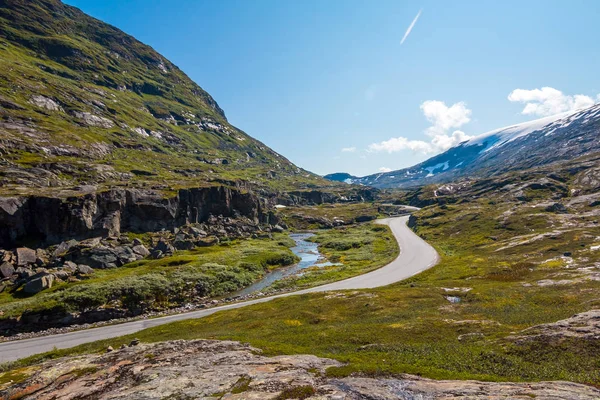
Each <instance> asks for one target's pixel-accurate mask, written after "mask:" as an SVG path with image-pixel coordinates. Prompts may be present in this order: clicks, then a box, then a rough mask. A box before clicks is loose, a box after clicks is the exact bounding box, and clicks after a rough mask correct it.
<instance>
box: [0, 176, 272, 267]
mask: <svg viewBox="0 0 600 400" xmlns="http://www.w3.org/2000/svg"><path fill="white" fill-rule="evenodd" d="M265 208H266V207H265V206H264V204H263V201H262V200H261V198H259V197H258V196H257V195H255V194H254V193H252V192H246V191H242V190H237V189H233V188H229V187H225V186H212V187H203V188H195V189H182V190H180V191H179V192H178V193H177V195H176V196H174V197H169V198H165V197H164V196H163V195H162V194H161V193H158V192H154V191H152V190H137V189H129V190H121V189H115V190H110V191H107V192H96V191H92V192H86V193H82V194H81V195H80V196H73V197H68V198H55V197H42V196H29V197H0V248H10V247H12V246H13V245H14V244H15V243H17V242H18V241H19V240H22V239H24V238H32V237H33V238H39V239H41V242H42V243H43V244H45V245H52V244H58V243H61V242H62V241H65V240H70V239H78V240H80V239H86V238H91V237H98V236H102V237H107V236H118V235H119V234H120V232H124V231H128V232H157V231H160V230H163V229H166V230H171V229H173V228H174V227H179V226H182V225H185V224H188V223H200V222H206V221H208V219H209V217H210V216H211V215H222V216H224V217H238V216H243V217H246V218H249V219H251V220H253V221H256V222H258V221H259V220H260V221H261V222H268V219H269V217H268V215H267V213H266V212H265ZM60 250H61V251H64V250H65V249H64V248H61V249H60ZM57 251H58V250H57ZM33 257H34V258H33V261H31V262H32V263H35V261H36V259H35V252H34V253H33ZM27 262H30V261H29V259H28V261H27ZM19 265H22V264H21V261H19ZM89 265H91V266H92V267H93V266H94V265H92V264H89Z"/></svg>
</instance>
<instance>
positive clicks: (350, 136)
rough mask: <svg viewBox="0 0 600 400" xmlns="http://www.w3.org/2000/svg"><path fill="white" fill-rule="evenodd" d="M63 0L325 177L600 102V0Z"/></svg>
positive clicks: (360, 171)
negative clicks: (169, 65) (176, 70)
mask: <svg viewBox="0 0 600 400" xmlns="http://www.w3.org/2000/svg"><path fill="white" fill-rule="evenodd" d="M66 3H68V4H71V5H74V6H76V7H79V8H81V9H82V10H83V11H85V12H87V13H88V14H91V15H92V16H94V17H96V18H99V19H101V20H103V21H106V22H108V23H110V24H113V25H115V26H117V27H118V28H120V29H122V30H124V31H125V32H127V33H129V34H131V35H133V36H135V37H136V38H137V39H139V40H141V41H142V42H144V43H146V44H149V45H151V46H152V47H154V48H155V49H156V50H157V51H158V52H160V53H161V54H163V55H164V56H165V57H167V58H168V59H170V60H171V61H172V62H173V63H175V64H176V65H178V66H179V67H180V68H181V69H182V70H183V71H185V72H186V73H187V74H188V75H189V76H190V77H191V78H192V79H193V80H194V81H196V82H197V83H198V84H199V85H200V86H202V87H203V88H204V89H205V90H207V91H208V92H209V93H210V94H211V95H212V96H213V97H214V98H215V99H216V100H217V102H218V103H219V105H220V106H221V107H222V108H223V109H224V110H225V113H226V114H227V117H228V119H229V121H230V122H231V123H233V124H234V125H236V126H237V127H238V128H240V129H243V130H244V131H246V132H247V133H248V134H250V135H252V136H254V137H256V138H257V139H259V140H261V141H263V142H264V143H265V144H267V145H269V146H270V147H271V148H273V149H274V150H276V151H278V152H279V153H281V154H283V155H284V156H286V157H287V158H289V159H290V160H291V161H293V162H294V163H296V164H297V165H299V166H301V167H303V168H306V169H308V170H311V171H313V172H316V173H319V174H326V173H330V172H338V171H344V172H350V173H352V174H355V175H359V176H362V175H367V174H371V173H375V172H378V171H379V170H380V169H381V168H390V169H399V168H402V167H407V166H411V165H414V164H416V163H417V162H420V161H422V160H424V159H426V158H428V157H430V156H432V155H433V154H435V153H436V152H439V151H441V150H443V149H444V148H447V147H448V146H449V145H452V144H453V143H456V142H457V141H460V140H462V139H465V138H468V137H469V136H473V135H477V134H481V133H483V132H486V131H488V130H491V129H495V128H499V127H502V126H505V125H510V124H514V123H518V122H522V121H527V120H531V119H535V118H538V117H541V116H545V115H549V114H551V113H556V112H561V111H568V110H570V109H575V108H578V107H582V106H585V105H588V104H590V102H592V103H593V102H595V101H598V100H599V99H600V98H598V97H597V96H598V94H599V93H600V82H599V80H598V71H600V51H599V50H600V49H599V46H600V45H599V44H598V37H600V24H598V20H600V1H595V0H588V1H583V0H571V1H568V2H567V1H551V0H543V1H534V0H528V1H522V0H520V1H512V0H511V1H502V2H492V1H468V0H462V1H453V2H450V1H427V0H422V1H410V2H408V1H404V2H401V1H396V0H376V1H367V0H253V1H249V0H220V1H198V0H178V1H168V0H127V1H122V0H102V1H97V0H67V1H66ZM419 11H421V14H420V16H419V18H418V20H417V21H416V22H415V23H414V26H413V28H412V30H411V31H410V33H409V35H408V36H407V37H406V38H405V40H404V42H403V43H401V42H402V39H403V37H404V36H405V35H406V33H407V29H408V28H409V26H410V25H411V23H412V22H413V21H414V20H415V17H416V16H417V14H418V13H419ZM543 88H545V89H543ZM577 95H582V96H579V97H577ZM509 98H510V100H509ZM343 149H344V150H345V151H343Z"/></svg>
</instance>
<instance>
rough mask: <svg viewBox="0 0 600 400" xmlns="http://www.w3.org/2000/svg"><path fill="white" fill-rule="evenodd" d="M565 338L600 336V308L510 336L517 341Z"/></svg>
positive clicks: (594, 337)
mask: <svg viewBox="0 0 600 400" xmlns="http://www.w3.org/2000/svg"><path fill="white" fill-rule="evenodd" d="M564 338H576V339H598V338H600V310H590V311H586V312H583V313H580V314H575V315H573V316H572V317H570V318H567V319H563V320H560V321H556V322H552V323H549V324H542V325H536V326H532V327H531V328H528V329H525V330H524V331H522V332H521V333H519V335H515V336H512V337H510V339H512V340H514V341H516V342H524V341H528V340H537V339H544V340H551V341H556V340H561V339H564Z"/></svg>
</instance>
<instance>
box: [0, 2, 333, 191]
mask: <svg viewBox="0 0 600 400" xmlns="http://www.w3.org/2000/svg"><path fill="white" fill-rule="evenodd" d="M0 64H1V65H2V68H0V156H1V161H0V186H1V187H2V190H1V192H2V194H24V193H32V192H33V193H39V191H40V188H48V187H50V188H56V187H59V188H68V187H73V186H77V185H96V186H98V188H99V189H102V188H103V187H108V186H110V187H114V186H115V185H127V186H133V187H153V188H155V189H165V190H169V189H177V188H181V187H192V186H194V187H195V186H202V185H205V184H206V183H207V182H211V181H215V180H217V181H223V180H228V181H230V180H236V179H244V180H247V181H250V182H251V183H253V184H255V185H257V186H263V185H265V186H268V187H270V188H277V189H287V188H295V189H302V188H307V187H315V186H322V185H323V184H324V182H325V181H324V180H323V179H321V178H320V177H318V176H316V175H314V174H311V173H309V172H307V171H304V170H302V169H300V168H298V167H296V166H295V165H293V164H292V163H291V162H289V161H288V160H287V159H285V158H284V157H282V156H281V155H279V154H277V153H276V152H274V151H272V150H271V149H269V148H268V147H267V146H265V145H264V144H262V143H261V142H259V141H257V140H255V139H253V138H252V137H250V136H248V135H247V134H245V133H244V132H243V131H241V130H239V129H237V128H235V127H234V126H232V125H230V124H229V123H228V122H227V119H226V117H225V114H224V112H223V110H222V109H221V108H220V107H219V105H218V104H217V102H216V101H215V100H214V99H213V98H212V97H211V96H210V95H209V94H208V93H206V92H205V91H204V90H202V88H201V87H199V86H198V85H197V84H195V83H194V82H193V81H192V80H191V79H190V78H188V77H187V76H186V75H185V74H184V73H183V72H182V71H181V70H179V69H178V68H177V67H176V66H175V65H173V64H172V63H171V62H169V61H168V60H166V59H165V58H164V57H162V56H161V55H160V54H158V53H157V52H156V51H154V50H153V49H152V48H151V47H149V46H147V45H145V44H143V43H140V42H139V41H137V40H136V39H135V38H133V37H131V36H129V35H127V34H125V33H124V32H122V31H120V30H119V29H117V28H114V27H112V26H110V25H108V24H105V23H103V22H101V21H99V20H96V19H94V18H91V17H89V16H87V15H86V14H84V13H83V12H81V11H80V10H78V9H76V8H74V7H70V6H67V5H65V4H62V3H61V2H60V1H58V0H33V1H32V0H0ZM44 190H45V191H49V190H51V189H44Z"/></svg>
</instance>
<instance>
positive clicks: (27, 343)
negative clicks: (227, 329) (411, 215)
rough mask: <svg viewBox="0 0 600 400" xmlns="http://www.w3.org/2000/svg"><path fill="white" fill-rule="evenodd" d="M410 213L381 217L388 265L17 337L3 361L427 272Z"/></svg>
mask: <svg viewBox="0 0 600 400" xmlns="http://www.w3.org/2000/svg"><path fill="white" fill-rule="evenodd" d="M407 221H408V216H403V217H396V218H387V219H382V220H379V221H378V223H381V224H385V225H389V226H390V228H391V229H392V232H393V233H394V236H395V237H396V240H397V241H398V244H399V245H400V255H399V256H398V258H396V259H395V260H394V261H392V262H391V263H389V264H388V265H386V266H384V267H382V268H379V269H377V270H375V271H372V272H369V273H366V274H364V275H359V276H355V277H353V278H349V279H345V280H343V281H339V282H334V283H330V284H327V285H323V286H317V287H314V288H310V289H305V290H300V291H297V292H292V293H284V294H280V295H276V296H270V297H263V298H259V299H254V300H249V301H244V302H240V303H235V304H228V305H224V306H219V307H214V308H210V309H205V310H199V311H192V312H189V313H183V314H176V315H169V316H166V317H160V318H154V319H148V320H139V321H133V322H126V323H122V324H117V325H110V326H103V327H99V328H92V329H87V330H81V331H76V332H69V333H63V334H59V335H52V336H42V337H38V338H33V339H25V340H17V341H13V342H5V343H1V344H0V362H6V361H13V360H17V359H19V358H23V357H27V356H31V355H34V354H38V353H44V352H46V351H50V350H52V349H53V348H54V347H57V348H59V349H64V348H69V347H73V346H77V345H80V344H83V343H88V342H93V341H96V340H101V339H108V338H112V337H117V336H122V335H128V334H131V333H134V332H138V331H140V330H142V329H146V328H150V327H153V326H157V325H162V324H166V323H169V322H173V321H180V320H183V319H191V318H202V317H206V316H207V315H211V314H214V313H216V312H218V311H223V310H230V309H233V308H240V307H245V306H249V305H251V304H257V303H263V302H266V301H270V300H273V299H276V298H279V297H287V296H293V295H298V294H304V293H314V292H324V291H328V290H343V289H368V288H374V287H379V286H385V285H389V284H391V283H394V282H398V281H401V280H403V279H406V278H408V277H411V276H413V275H416V274H418V273H419V272H421V271H424V270H426V269H428V268H430V267H432V266H434V265H435V264H437V262H438V254H437V253H436V251H435V250H434V249H433V247H431V246H430V245H429V244H427V243H426V242H425V241H423V240H422V239H421V238H419V237H418V236H417V235H415V234H414V233H413V232H412V231H411V230H410V229H409V228H408V227H407V226H406V223H407Z"/></svg>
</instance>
